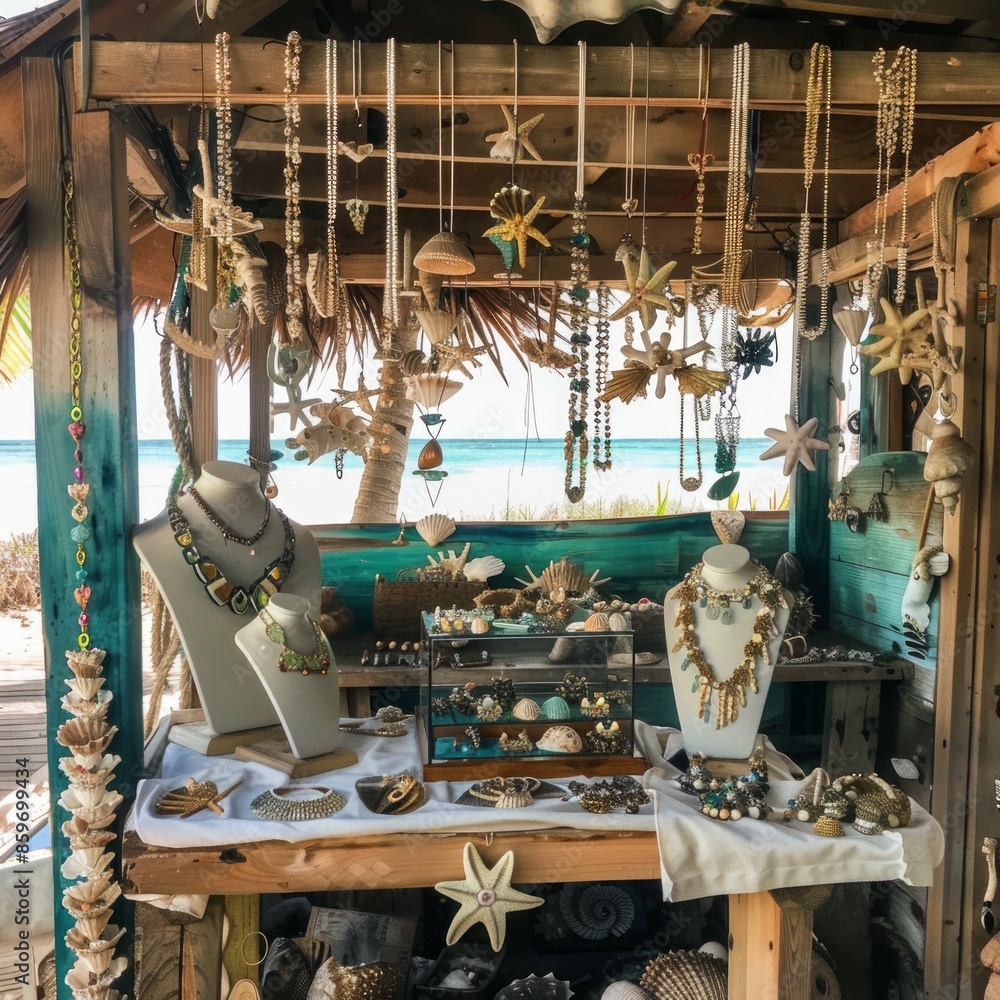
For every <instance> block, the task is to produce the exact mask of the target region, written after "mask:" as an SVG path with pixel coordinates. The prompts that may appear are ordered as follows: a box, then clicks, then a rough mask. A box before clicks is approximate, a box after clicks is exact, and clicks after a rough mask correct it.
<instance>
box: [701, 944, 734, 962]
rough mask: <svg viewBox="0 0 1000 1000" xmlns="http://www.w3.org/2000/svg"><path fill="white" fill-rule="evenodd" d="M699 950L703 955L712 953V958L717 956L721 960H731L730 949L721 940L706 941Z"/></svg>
mask: <svg viewBox="0 0 1000 1000" xmlns="http://www.w3.org/2000/svg"><path fill="white" fill-rule="evenodd" d="M698 951H700V952H701V954H702V955H711V956H712V958H717V959H719V961H720V962H728V961H729V949H728V948H727V947H726V946H725V945H724V944H723V943H722V942H721V941H706V942H705V943H704V944H703V945H702V946H701V947H700V948H699V949H698Z"/></svg>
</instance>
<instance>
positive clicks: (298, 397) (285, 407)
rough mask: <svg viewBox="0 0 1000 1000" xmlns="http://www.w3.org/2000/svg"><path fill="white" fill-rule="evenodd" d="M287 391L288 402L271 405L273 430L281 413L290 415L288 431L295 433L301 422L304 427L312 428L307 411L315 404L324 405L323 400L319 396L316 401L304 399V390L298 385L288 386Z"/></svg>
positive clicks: (271, 425)
mask: <svg viewBox="0 0 1000 1000" xmlns="http://www.w3.org/2000/svg"><path fill="white" fill-rule="evenodd" d="M285 391H286V392H287V393H288V402H286V403H274V402H272V403H271V421H270V427H271V430H272V431H273V430H274V418H275V417H276V416H277V415H278V414H279V413H287V414H288V429H289V430H290V431H294V430H295V428H296V427H297V426H298V425H299V423H300V422H301V423H302V426H303V427H312V426H313V422H312V421H311V420H310V419H309V417H308V416H306V409H307V408H308V407H310V406H312V405H313V404H314V403H322V402H323V400H322V399H320V398H319V397H318V396H317V397H316V398H314V399H303V398H302V389H301V388H300V387H299V386H297V385H289V386H286V387H285Z"/></svg>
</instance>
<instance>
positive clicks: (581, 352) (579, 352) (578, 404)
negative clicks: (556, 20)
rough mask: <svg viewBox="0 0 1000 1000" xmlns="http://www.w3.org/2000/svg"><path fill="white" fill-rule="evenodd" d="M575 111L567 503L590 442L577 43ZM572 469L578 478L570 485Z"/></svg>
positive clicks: (583, 473)
mask: <svg viewBox="0 0 1000 1000" xmlns="http://www.w3.org/2000/svg"><path fill="white" fill-rule="evenodd" d="M579 53H580V65H579V91H578V92H579V95H580V96H579V111H578V114H577V121H576V197H575V199H574V202H573V235H572V236H571V237H570V240H569V242H570V255H571V260H570V273H571V275H572V279H573V287H572V289H571V290H570V293H569V295H570V300H571V301H570V305H571V308H572V317H571V320H570V329H571V330H572V334H571V335H570V344H571V345H572V349H573V365H572V367H571V368H570V382H569V430H567V431H566V437H565V439H564V442H563V454H564V457H565V459H566V482H565V489H566V498H567V499H568V500H569V502H570V503H579V502H580V501H581V500H582V499H583V496H584V493H585V492H586V490H587V455H588V452H589V450H590V442H589V440H588V438H587V392H588V390H589V388H590V382H589V380H588V371H587V364H588V354H589V351H588V349H587V348H588V346H589V344H590V334H589V333H588V332H587V327H588V326H589V325H590V310H589V309H588V308H587V299H588V298H589V297H590V289H588V288H587V282H588V280H589V278H590V234H589V233H588V232H587V203H586V201H584V198H583V186H584V141H583V137H584V130H585V128H586V123H587V45H586V43H585V42H580V43H579ZM574 469H575V470H576V471H577V475H578V480H577V483H576V485H573V473H574Z"/></svg>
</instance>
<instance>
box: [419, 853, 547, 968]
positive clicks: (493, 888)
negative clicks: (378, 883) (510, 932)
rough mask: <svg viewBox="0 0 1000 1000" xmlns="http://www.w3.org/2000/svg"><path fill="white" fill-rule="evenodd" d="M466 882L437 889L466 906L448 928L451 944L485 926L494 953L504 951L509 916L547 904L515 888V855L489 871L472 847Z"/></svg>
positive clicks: (444, 884) (443, 884)
mask: <svg viewBox="0 0 1000 1000" xmlns="http://www.w3.org/2000/svg"><path fill="white" fill-rule="evenodd" d="M462 863H463V865H464V866H465V878H464V879H463V880H462V881H459V882H438V884H437V885H436V886H434V888H435V889H437V891H438V892H440V893H442V894H443V895H445V896H447V897H448V898H449V899H454V900H455V901H456V902H458V903H461V904H462V908H461V909H460V910H459V911H458V913H456V914H455V918H454V919H453V920H452V922H451V926H450V927H449V928H448V937H447V938H446V939H445V940H446V943H447V944H454V943H455V942H456V941H457V940H458V939H459V938H460V937H462V935H463V934H465V932H466V931H467V930H469V928H470V927H472V926H473V925H474V924H480V923H481V924H482V925H483V926H484V927H485V928H486V930H487V932H488V933H489V936H490V945H491V946H492V948H493V950H494V951H499V950H500V949H501V948H502V947H503V939H504V937H505V936H506V934H507V914H508V913H511V912H513V911H514V910H533V909H534V908H535V907H536V906H541V905H542V903H544V902H545V900H544V899H542V898H541V897H540V896H529V895H528V894H527V893H526V892H519V891H518V890H517V889H513V888H511V884H510V878H511V874H512V873H513V870H514V852H513V851H508V852H507V853H506V854H505V855H504V856H503V857H502V858H501V859H500V860H499V861H498V862H497V863H496V865H494V867H493V868H487V867H486V865H485V864H484V862H483V859H482V858H481V857H480V856H479V852H478V851H477V850H476V849H475V847H473V845H472V844H466V845H465V849H464V851H463V853H462Z"/></svg>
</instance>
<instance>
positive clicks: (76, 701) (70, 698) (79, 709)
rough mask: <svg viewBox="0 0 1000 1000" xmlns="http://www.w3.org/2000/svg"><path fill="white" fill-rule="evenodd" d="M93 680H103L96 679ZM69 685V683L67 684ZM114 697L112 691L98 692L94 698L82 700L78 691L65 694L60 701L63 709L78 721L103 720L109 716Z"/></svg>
mask: <svg viewBox="0 0 1000 1000" xmlns="http://www.w3.org/2000/svg"><path fill="white" fill-rule="evenodd" d="M90 679H91V680H103V679H104V678H101V677H95V678H90ZM67 683H68V682H67ZM113 697H114V694H113V692H111V691H107V690H105V691H98V692H97V694H95V695H94V696H93V697H92V698H81V697H80V695H79V694H78V693H77V692H76V691H71V692H70V693H69V694H64V695H63V696H62V698H61V699H60V700H59V704H60V705H62V707H63V709H64V710H65V711H67V712H69V713H70V715H75V716H76V717H77V718H78V719H103V718H104V717H105V716H106V715H107V714H108V708H109V707H110V705H111V699H112V698H113Z"/></svg>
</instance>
